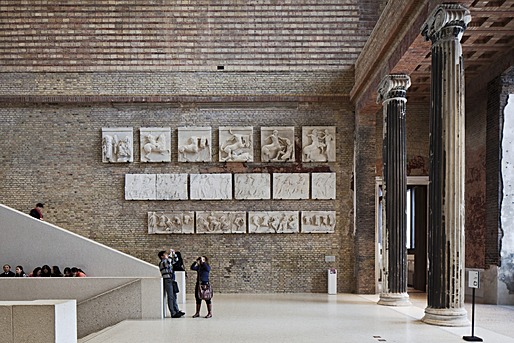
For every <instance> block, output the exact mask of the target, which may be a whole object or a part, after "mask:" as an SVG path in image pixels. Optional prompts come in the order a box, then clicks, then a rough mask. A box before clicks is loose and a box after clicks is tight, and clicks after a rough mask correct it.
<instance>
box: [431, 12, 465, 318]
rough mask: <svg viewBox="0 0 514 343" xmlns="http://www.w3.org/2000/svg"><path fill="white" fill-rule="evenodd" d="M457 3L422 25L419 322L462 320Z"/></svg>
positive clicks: (460, 21)
mask: <svg viewBox="0 0 514 343" xmlns="http://www.w3.org/2000/svg"><path fill="white" fill-rule="evenodd" d="M470 20H471V17H470V13H469V11H468V10H467V9H466V8H465V7H462V6H461V5H459V4H442V5H439V6H438V7H436V8H435V9H434V11H433V12H432V14H431V15H430V16H429V18H428V19H427V21H426V22H425V23H424V24H423V29H422V34H423V36H424V37H425V38H426V39H427V40H430V41H432V87H431V107H430V173H429V180H430V187H429V219H428V306H427V307H426V309H425V316H424V317H423V319H422V320H423V321H424V322H425V323H428V324H434V325H442V326H464V325H468V324H469V321H468V319H467V313H466V310H465V309H464V270H465V264H464V257H465V256H464V181H465V177H464V153H465V149H464V142H465V141H464V66H463V64H462V49H461V44H460V39H461V38H462V34H463V32H464V30H465V29H466V26H467V24H468V23H469V22H470Z"/></svg>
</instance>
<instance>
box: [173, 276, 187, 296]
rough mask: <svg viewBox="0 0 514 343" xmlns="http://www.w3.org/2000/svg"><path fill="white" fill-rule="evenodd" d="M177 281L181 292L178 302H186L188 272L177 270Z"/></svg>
mask: <svg viewBox="0 0 514 343" xmlns="http://www.w3.org/2000/svg"><path fill="white" fill-rule="evenodd" d="M175 281H177V283H178V289H179V291H180V292H179V293H178V294H177V304H185V303H186V272H175Z"/></svg>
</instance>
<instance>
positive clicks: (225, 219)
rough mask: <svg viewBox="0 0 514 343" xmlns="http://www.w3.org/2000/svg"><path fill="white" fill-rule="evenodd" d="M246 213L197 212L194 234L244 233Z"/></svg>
mask: <svg viewBox="0 0 514 343" xmlns="http://www.w3.org/2000/svg"><path fill="white" fill-rule="evenodd" d="M245 232H246V212H230V211H197V212H196V233H245Z"/></svg>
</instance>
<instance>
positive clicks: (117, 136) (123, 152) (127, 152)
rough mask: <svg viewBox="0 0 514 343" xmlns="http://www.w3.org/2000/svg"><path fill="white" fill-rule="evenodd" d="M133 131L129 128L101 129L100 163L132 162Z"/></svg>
mask: <svg viewBox="0 0 514 343" xmlns="http://www.w3.org/2000/svg"><path fill="white" fill-rule="evenodd" d="M132 142H133V130H132V128H131V127H118V128H102V162H104V163H126V162H133V161H134V154H133V147H132Z"/></svg>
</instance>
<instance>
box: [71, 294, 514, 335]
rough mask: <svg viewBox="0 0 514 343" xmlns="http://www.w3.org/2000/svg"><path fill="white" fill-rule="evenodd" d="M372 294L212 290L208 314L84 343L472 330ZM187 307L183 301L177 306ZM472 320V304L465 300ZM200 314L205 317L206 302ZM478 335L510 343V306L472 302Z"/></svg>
mask: <svg viewBox="0 0 514 343" xmlns="http://www.w3.org/2000/svg"><path fill="white" fill-rule="evenodd" d="M377 300H378V296H376V295H355V294H338V295H327V294H215V298H214V299H213V307H214V308H213V315H214V316H213V318H211V319H205V318H195V319H193V318H191V315H192V314H193V313H194V299H189V298H188V301H187V304H186V306H185V310H186V311H185V312H187V314H186V317H185V318H180V319H171V318H166V319H164V320H152V321H124V322H122V323H119V324H118V325H115V326H113V327H111V328H107V329H105V330H103V331H102V332H99V333H96V334H93V335H90V336H88V337H85V338H83V339H81V340H79V342H81V343H86V342H87V343H111V342H125V343H136V342H137V343H140V342H181V343H188V342H205V343H217V342H220V343H221V342H223V343H232V342H237V343H242V342H295V343H301V342H317V343H322V342H357V343H361V342H376V343H377V342H409V343H417V342H420V343H421V342H438V343H445V342H465V341H464V340H463V339H462V336H469V335H471V327H470V326H468V327H460V328H447V327H438V326H432V325H427V324H424V323H422V322H421V321H420V319H421V318H422V317H423V311H424V308H425V307H426V295H425V294H424V293H421V294H419V293H418V294H416V293H414V294H411V301H412V303H413V305H412V306H409V307H386V306H380V305H377V304H376V302H377ZM181 308H182V309H184V306H181ZM466 309H467V310H468V316H469V317H470V318H471V305H470V304H466ZM202 314H203V315H205V314H206V308H205V304H203V307H202ZM475 320H476V324H475V336H478V337H481V338H483V339H484V342H489V343H496V342H498V343H500V342H501V343H509V342H512V343H514V306H493V305H477V307H476V317H475Z"/></svg>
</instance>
